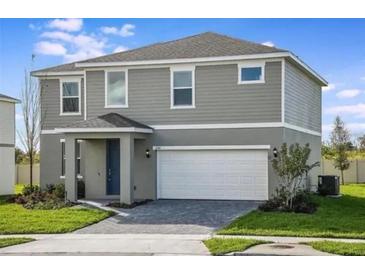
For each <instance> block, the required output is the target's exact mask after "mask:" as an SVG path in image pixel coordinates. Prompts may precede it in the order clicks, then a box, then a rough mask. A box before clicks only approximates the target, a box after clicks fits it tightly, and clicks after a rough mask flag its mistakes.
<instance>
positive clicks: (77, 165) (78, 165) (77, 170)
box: [76, 158, 81, 175]
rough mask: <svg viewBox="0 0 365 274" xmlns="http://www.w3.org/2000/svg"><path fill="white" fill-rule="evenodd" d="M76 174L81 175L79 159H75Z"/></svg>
mask: <svg viewBox="0 0 365 274" xmlns="http://www.w3.org/2000/svg"><path fill="white" fill-rule="evenodd" d="M76 174H77V175H81V159H80V158H79V159H76Z"/></svg>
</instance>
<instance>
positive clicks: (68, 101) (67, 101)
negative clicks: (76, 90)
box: [62, 98, 79, 112]
mask: <svg viewBox="0 0 365 274" xmlns="http://www.w3.org/2000/svg"><path fill="white" fill-rule="evenodd" d="M62 111H63V112H79V98H63V110H62Z"/></svg>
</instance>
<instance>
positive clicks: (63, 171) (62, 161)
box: [61, 140, 66, 177]
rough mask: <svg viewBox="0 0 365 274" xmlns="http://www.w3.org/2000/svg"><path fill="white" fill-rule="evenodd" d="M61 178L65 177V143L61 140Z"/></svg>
mask: <svg viewBox="0 0 365 274" xmlns="http://www.w3.org/2000/svg"><path fill="white" fill-rule="evenodd" d="M61 151H62V152H61V155H62V156H61V157H62V158H61V176H62V177H65V169H66V151H65V141H64V140H61Z"/></svg>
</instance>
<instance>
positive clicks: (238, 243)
mask: <svg viewBox="0 0 365 274" xmlns="http://www.w3.org/2000/svg"><path fill="white" fill-rule="evenodd" d="M203 242H204V244H205V246H206V247H207V248H208V249H209V251H210V253H211V254H212V255H223V254H227V253H230V252H237V251H243V250H246V249H247V248H249V247H251V246H254V245H259V244H266V243H268V242H265V241H259V240H251V239H239V238H212V239H209V240H205V241H203Z"/></svg>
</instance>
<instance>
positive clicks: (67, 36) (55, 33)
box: [41, 31, 73, 42]
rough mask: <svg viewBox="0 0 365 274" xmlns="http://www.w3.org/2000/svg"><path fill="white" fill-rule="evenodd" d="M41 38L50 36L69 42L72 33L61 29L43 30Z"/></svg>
mask: <svg viewBox="0 0 365 274" xmlns="http://www.w3.org/2000/svg"><path fill="white" fill-rule="evenodd" d="M41 37H43V38H50V39H55V40H62V41H66V42H70V41H72V39H73V35H71V34H69V33H67V32H63V31H51V32H43V33H42V34H41Z"/></svg>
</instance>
